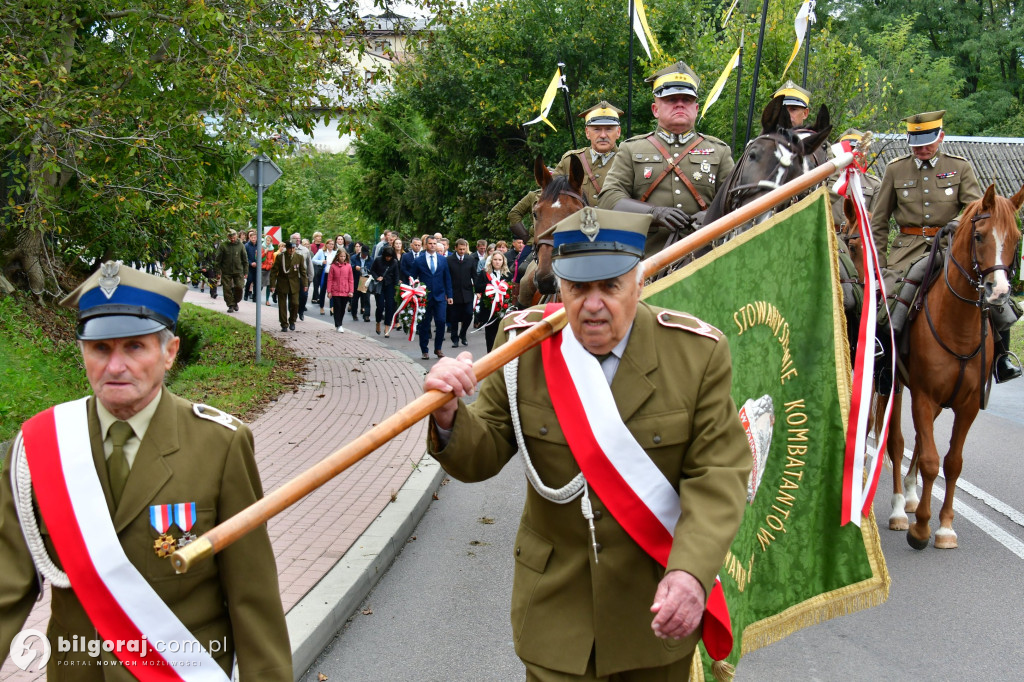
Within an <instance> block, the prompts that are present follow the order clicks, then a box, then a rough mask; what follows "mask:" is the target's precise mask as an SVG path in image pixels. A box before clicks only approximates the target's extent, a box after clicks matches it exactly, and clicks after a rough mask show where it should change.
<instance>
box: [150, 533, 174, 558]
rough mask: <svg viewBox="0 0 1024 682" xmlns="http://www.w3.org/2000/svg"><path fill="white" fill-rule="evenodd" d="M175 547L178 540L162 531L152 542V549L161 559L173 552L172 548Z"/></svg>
mask: <svg viewBox="0 0 1024 682" xmlns="http://www.w3.org/2000/svg"><path fill="white" fill-rule="evenodd" d="M177 548H178V542H177V541H176V540H175V539H174V538H173V537H171V536H170V535H168V534H167V533H164V534H163V535H161V536H160V537H158V538H157V539H156V540H155V541H154V542H153V550H154V551H155V552H156V555H157V556H158V557H160V558H161V559H166V558H167V557H169V556H171V555H172V554H174V550H176V549H177Z"/></svg>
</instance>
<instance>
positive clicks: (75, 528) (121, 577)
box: [0, 261, 293, 682]
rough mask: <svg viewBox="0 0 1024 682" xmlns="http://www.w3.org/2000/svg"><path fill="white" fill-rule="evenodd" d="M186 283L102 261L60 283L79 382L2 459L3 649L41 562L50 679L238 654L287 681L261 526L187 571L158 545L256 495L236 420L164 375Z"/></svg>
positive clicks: (185, 666)
mask: <svg viewBox="0 0 1024 682" xmlns="http://www.w3.org/2000/svg"><path fill="white" fill-rule="evenodd" d="M184 295H185V285H183V284H177V283H175V282H170V281H168V280H166V279H164V278H162V277H156V276H153V275H147V274H145V273H143V272H140V271H138V270H134V269H132V268H129V267H126V266H124V265H122V264H121V263H119V262H110V261H108V262H106V263H104V264H103V265H102V267H101V268H100V270H99V271H97V272H96V273H94V274H93V275H92V276H91V277H90V278H89V279H87V280H86V281H85V282H84V283H83V284H82V285H81V286H80V287H78V288H77V289H76V290H75V291H73V292H72V293H71V295H70V296H68V297H67V298H66V299H65V300H64V301H63V302H62V305H64V306H66V307H70V308H75V309H77V311H78V326H77V336H78V339H79V347H80V349H81V353H82V361H83V364H84V366H85V374H86V377H87V378H88V380H89V384H90V386H91V387H92V395H91V396H89V397H88V398H87V399H82V400H76V401H73V402H70V403H64V404H62V405H58V406H56V407H54V408H51V409H49V410H46V411H44V412H41V413H40V414H38V415H36V416H35V417H33V418H32V419H30V420H28V421H27V422H25V423H24V424H23V425H22V428H21V431H20V432H19V435H18V438H17V439H16V440H15V444H14V447H13V448H12V449H11V450H10V451H9V452H8V453H7V457H6V458H5V460H4V463H3V465H2V466H0V469H2V471H0V548H2V549H0V651H2V652H3V654H4V656H6V655H7V652H8V651H9V650H10V647H11V640H12V638H14V637H15V635H16V634H17V633H18V631H19V630H20V629H21V628H22V627H23V624H24V623H25V619H26V617H27V616H28V615H29V612H30V611H31V609H32V607H33V606H34V605H35V604H36V600H37V596H38V595H39V590H40V589H41V584H42V579H41V578H40V575H42V576H46V577H47V578H48V579H49V580H50V582H51V604H50V612H51V618H50V621H49V626H48V630H47V636H48V639H49V641H50V643H51V645H52V647H53V653H54V655H53V657H52V658H51V659H50V661H49V665H48V668H47V676H48V679H50V680H76V681H87V682H102V681H104V680H106V681H108V682H126V681H128V680H133V679H135V675H134V674H133V671H136V670H138V671H139V673H138V679H149V678H150V677H153V676H154V675H155V673H151V674H150V675H143V674H142V673H143V672H145V666H159V669H163V670H171V669H177V670H182V671H186V672H188V673H192V674H191V675H185V676H184V677H186V678H191V677H192V676H194V677H195V679H204V680H223V682H229V680H230V675H231V670H232V664H233V661H234V660H235V659H237V664H238V673H239V678H240V679H241V680H242V681H243V682H245V681H250V680H251V681H253V682H255V681H257V680H258V681H259V682H273V681H277V682H286V681H287V682H290V681H291V680H292V679H293V673H292V661H291V650H290V649H291V648H290V646H289V644H288V629H287V626H286V624H285V619H284V611H283V610H282V608H281V598H280V592H279V587H278V582H277V567H276V565H275V562H274V553H273V550H272V548H271V546H270V539H269V537H268V535H267V529H266V526H265V525H264V526H260V528H258V529H257V530H256V531H254V532H253V533H251V534H249V535H246V536H245V537H244V538H241V539H240V540H239V541H238V542H237V543H235V544H233V545H231V546H230V547H228V548H226V549H224V551H223V552H220V553H219V554H217V557H216V559H215V560H211V561H208V562H206V563H204V564H202V565H199V566H195V567H194V568H193V570H191V571H189V572H188V573H183V574H180V575H179V574H176V573H175V571H174V567H173V566H172V565H171V562H170V559H169V558H168V557H169V556H170V554H171V553H172V552H173V551H174V550H175V549H176V548H177V547H180V546H183V545H185V544H187V543H188V542H190V541H191V540H193V539H195V537H197V536H199V535H201V534H202V533H205V532H206V531H208V530H210V528H211V527H213V526H214V525H216V524H218V523H221V522H223V521H224V520H226V519H228V518H230V517H232V516H234V515H235V514H237V513H239V512H240V511H242V510H243V509H245V508H246V507H248V506H249V505H251V504H252V503H254V502H256V500H258V499H259V498H260V497H262V496H263V487H262V485H261V483H260V476H259V472H258V470H257V468H256V460H255V459H254V457H253V438H252V432H251V431H250V430H249V428H248V427H247V426H246V425H245V424H243V423H242V422H240V421H238V420H237V419H235V418H234V417H232V416H231V415H229V414H226V413H224V412H221V411H220V410H218V409H216V408H213V407H210V406H208V405H199V404H193V403H191V402H189V401H187V400H183V399H182V398H179V397H177V396H175V395H173V394H171V392H170V391H169V390H168V389H167V388H166V387H165V386H164V385H163V384H164V377H165V374H166V372H167V371H168V370H169V369H170V368H171V367H172V366H173V364H174V360H175V357H176V355H177V352H178V348H179V345H180V343H181V339H180V338H178V337H177V336H175V334H174V331H175V326H176V323H177V319H178V312H179V310H180V307H181V301H182V298H183V297H184ZM11 468H13V469H14V476H13V478H14V479H15V481H16V482H17V484H16V485H14V486H12V483H11V479H12V476H11V471H10V469H11ZM25 486H28V488H27V490H26V487H25ZM37 570H38V571H39V574H38V575H37ZM101 586H102V587H101ZM61 642H64V643H68V642H79V643H80V644H81V645H82V646H80V647H76V648H74V649H73V650H71V651H69V650H68V649H67V648H60V647H59V646H58V645H59V644H60V643H61ZM105 642H111V643H116V644H117V646H116V649H114V650H112V649H108V648H106V645H105ZM156 642H162V643H163V646H162V647H160V646H158V645H157V644H156ZM100 644H103V645H104V646H103V647H102V650H101V649H100V648H99V646H98V645H100ZM133 645H134V646H133ZM154 647H156V651H158V652H159V653H154V651H153V648H154ZM172 666H173V668H172Z"/></svg>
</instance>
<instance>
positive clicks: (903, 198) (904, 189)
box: [896, 179, 921, 202]
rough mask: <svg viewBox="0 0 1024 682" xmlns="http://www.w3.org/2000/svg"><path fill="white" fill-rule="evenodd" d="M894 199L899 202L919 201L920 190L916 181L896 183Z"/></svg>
mask: <svg viewBox="0 0 1024 682" xmlns="http://www.w3.org/2000/svg"><path fill="white" fill-rule="evenodd" d="M896 199H897V200H898V201H900V202H916V201H920V200H921V188H920V187H919V186H918V183H917V180H916V179H915V180H904V181H903V182H898V183H896Z"/></svg>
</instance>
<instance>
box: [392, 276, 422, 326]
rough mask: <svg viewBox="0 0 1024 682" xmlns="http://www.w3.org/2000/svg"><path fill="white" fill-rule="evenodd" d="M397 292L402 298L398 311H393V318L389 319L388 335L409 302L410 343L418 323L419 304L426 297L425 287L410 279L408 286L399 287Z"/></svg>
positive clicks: (416, 280)
mask: <svg viewBox="0 0 1024 682" xmlns="http://www.w3.org/2000/svg"><path fill="white" fill-rule="evenodd" d="M399 291H400V293H401V296H402V305H400V306H398V310H396V311H395V315H394V317H392V318H391V326H390V327H388V334H390V333H391V330H392V329H394V328H395V324H396V323H397V322H398V314H399V313H400V312H402V310H403V309H404V308H405V306H407V305H409V303H410V302H411V303H412V324H410V325H409V340H410V341H412V337H413V334H414V333H415V329H416V324H417V322H419V318H420V304H422V303H423V302H424V301H425V300H426V297H427V287H426V286H425V285H424V284H423V283H422V282H420V281H419V280H418V279H413V278H412V277H410V278H409V283H408V284H402V285H400V286H399Z"/></svg>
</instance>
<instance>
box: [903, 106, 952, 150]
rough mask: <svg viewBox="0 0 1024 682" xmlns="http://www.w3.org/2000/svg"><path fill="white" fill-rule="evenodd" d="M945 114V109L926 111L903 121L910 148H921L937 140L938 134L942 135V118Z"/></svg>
mask: <svg viewBox="0 0 1024 682" xmlns="http://www.w3.org/2000/svg"><path fill="white" fill-rule="evenodd" d="M945 114H946V110H945V109H943V110H942V111H926V112H925V113H923V114H914V115H913V116H907V117H906V118H905V119H903V121H904V122H905V123H906V124H907V144H908V145H909V146H911V147H923V146H925V145H929V144H931V143H932V142H935V140H937V139H939V134H940V133H942V117H943V116H944V115H945Z"/></svg>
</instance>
